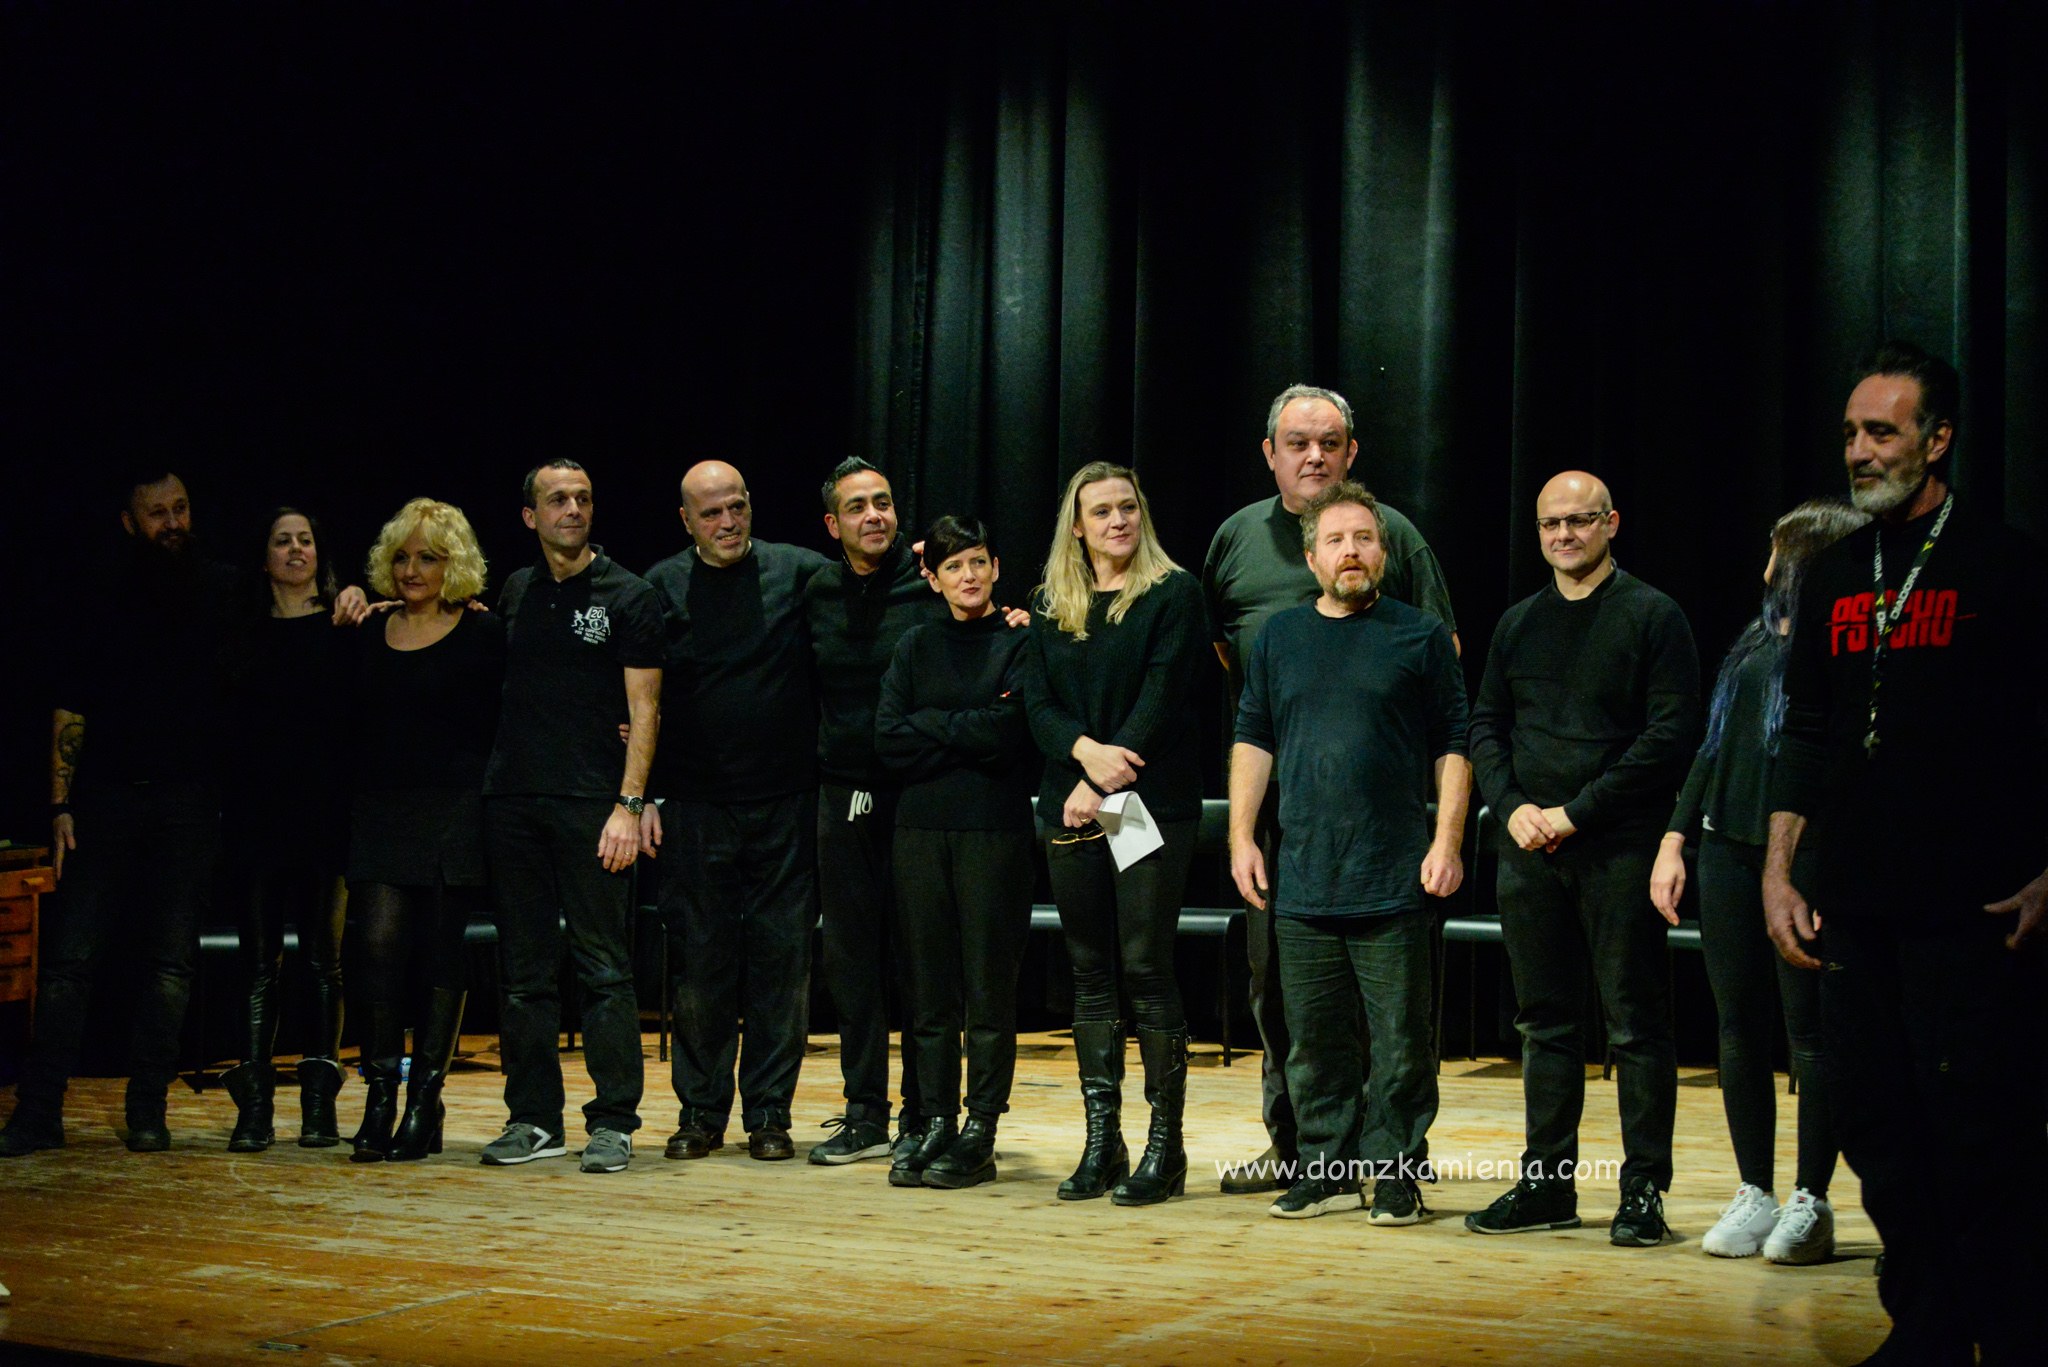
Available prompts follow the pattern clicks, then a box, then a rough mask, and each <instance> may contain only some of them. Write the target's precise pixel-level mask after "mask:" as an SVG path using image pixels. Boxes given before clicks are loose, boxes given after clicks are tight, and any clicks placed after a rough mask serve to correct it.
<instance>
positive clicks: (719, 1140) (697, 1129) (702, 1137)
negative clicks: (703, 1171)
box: [661, 1120, 725, 1158]
mask: <svg viewBox="0 0 2048 1367" xmlns="http://www.w3.org/2000/svg"><path fill="white" fill-rule="evenodd" d="M724 1147H725V1131H724V1130H714V1129H711V1128H709V1127H708V1126H706V1125H705V1124H704V1122H702V1121H701V1120H685V1121H684V1122H683V1125H682V1128H681V1129H679V1130H677V1131H676V1132H675V1133H674V1134H672V1135H670V1136H669V1137H668V1147H666V1148H664V1149H663V1150H662V1151H661V1156H662V1157H663V1158H703V1157H706V1156H707V1155H710V1154H714V1153H717V1152H718V1151H719V1150H720V1149H722V1148H724Z"/></svg>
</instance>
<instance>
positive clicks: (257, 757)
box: [221, 508, 350, 1153]
mask: <svg viewBox="0 0 2048 1367" xmlns="http://www.w3.org/2000/svg"><path fill="white" fill-rule="evenodd" d="M324 549H325V547H324V546H323V545H322V543H321V539H320V524H319V523H318V522H317V521H316V520H315V519H314V518H313V517H312V516H311V515H310V514H307V513H305V512H302V511H300V510H299V509H297V508H277V509H274V510H273V511H272V512H271V514H270V516H269V517H268V518H267V519H266V520H265V522H264V534H263V559H262V561H261V564H262V568H263V576H262V580H261V585H262V597H261V599H260V600H259V603H260V606H259V611H260V612H261V613H262V616H261V618H260V619H259V620H258V621H257V622H256V624H255V630H254V632H253V634H252V637H251V639H250V641H249V643H248V646H249V649H248V654H247V657H246V660H245V662H244V668H243V669H242V670H241V671H240V675H239V681H238V682H239V686H238V688H237V690H236V691H237V694H238V696H237V697H236V700H235V706H234V712H235V724H234V735H235V737H236V756H237V768H238V770H239V772H238V773H237V774H236V777H235V779H234V780H233V781H232V782H231V783H229V784H228V786H227V790H226V799H225V801H224V803H223V807H224V808H225V810H224V812H223V814H222V815H223V827H222V828H223V830H224V831H225V832H227V833H228V834H229V843H228V849H229V850H230V852H231V853H230V864H231V867H232V868H233V870H234V872H235V875H236V877H235V882H234V886H235V889H236V893H235V895H236V897H237V900H238V903H239V906H238V911H239V913H240V914H239V920H240V922H241V936H242V949H243V953H244V955H245V956H246V958H247V959H248V962H249V995H248V1000H247V1004H246V1011H245V1015H244V1023H245V1031H244V1040H245V1043H244V1047H243V1050H242V1061H241V1062H240V1063H238V1064H236V1065H235V1066H234V1067H233V1068H230V1069H229V1070H228V1071H227V1073H226V1074H225V1075H223V1077H222V1079H221V1081H222V1082H223V1083H224V1084H225V1085H226V1087H227V1090H228V1095H229V1096H231V1097H233V1098H234V1102H235V1109H236V1117H235V1129H234V1133H233V1135H232V1136H230V1138H229V1139H228V1150H229V1152H231V1153H258V1152H261V1151H262V1150H264V1149H267V1148H269V1147H270V1145H271V1144H272V1142H273V1141H274V1140H275V1138H276V1129H275V1104H274V1099H275V1091H276V1086H277V1071H276V1068H275V1066H274V1065H273V1064H272V1062H271V1058H272V1055H273V1054H274V1053H275V1051H276V1045H277V1026H278V1008H279V998H280V995H281V991H280V989H281V986H282V981H283V966H284V934H285V927H286V925H287V923H289V924H290V925H291V926H293V927H295V928H296V929H297V931H298V936H299V947H300V949H301V951H302V952H303V953H304V955H305V961H306V967H307V970H308V977H309V979H310V984H311V988H312V993H311V996H312V1001H311V1007H312V1017H313V1019H312V1038H311V1039H310V1040H309V1041H308V1042H307V1047H306V1049H305V1052H304V1056H303V1057H302V1058H301V1059H300V1062H299V1068H298V1074H299V1108H300V1118H299V1145H300V1147H301V1148H309V1149H310V1148H326V1147H329V1146H331V1145H334V1144H337V1143H339V1142H340V1141H341V1136H340V1132H339V1129H338V1127H337V1125H336V1123H335V1115H334V1101H335V1097H336V1096H337V1094H339V1092H340V1091H341V1065H340V1064H339V1063H338V1062H337V1061H336V1059H337V1057H338V1056H339V1054H340V1051H341V1015H342V996H341V927H342V918H343V915H344V909H345V907H346V894H345V892H344V890H343V887H342V881H341V866H342V859H343V851H344V849H345V846H346V842H347V834H348V825H347V820H346V817H345V809H344V794H345V791H346V789H345V784H344V781H343V775H342V760H341V746H340V727H341V717H342V711H343V699H342V693H341V686H342V679H343V677H344V671H343V669H342V668H341V664H342V661H343V660H344V659H345V658H346V656H345V653H344V652H345V651H346V649H347V646H348V644H349V638H348V636H347V634H346V633H347V632H348V631H349V630H350V628H347V627H339V626H336V625H335V624H334V620H333V609H334V602H335V597H336V584H335V575H334V569H333V566H332V564H331V563H330V562H329V561H328V559H327V558H326V557H325V556H324V555H323V554H322V551H323V550H324Z"/></svg>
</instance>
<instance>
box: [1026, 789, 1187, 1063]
mask: <svg viewBox="0 0 2048 1367" xmlns="http://www.w3.org/2000/svg"><path fill="white" fill-rule="evenodd" d="M1200 824H1201V823H1200V822H1198V821H1162V822H1160V823H1159V834H1160V835H1161V836H1162V837H1163V838H1164V839H1165V841H1166V843H1165V844H1164V845H1163V846H1161V847H1160V848H1159V849H1156V850H1154V851H1152V853H1150V854H1148V855H1146V856H1145V857H1144V858H1143V859H1140V860H1139V861H1138V862H1137V863H1135V864H1133V865H1131V866H1130V867H1129V868H1127V869H1121V870H1120V869H1118V868H1117V866H1116V861H1115V860H1114V859H1112V858H1110V854H1109V840H1108V838H1107V837H1105V836H1097V837H1095V838H1094V839H1091V840H1069V839H1065V838H1064V837H1065V836H1067V835H1071V834H1072V832H1063V831H1059V830H1053V829H1051V828H1047V834H1048V835H1049V837H1050V838H1049V839H1048V840H1047V842H1046V849H1045V862H1046V872H1047V874H1048V875H1049V877H1050V879H1051V882H1052V897H1053V901H1054V902H1055V903H1057V904H1058V906H1059V909H1060V929H1061V930H1062V931H1063V932H1064V933H1065V935H1066V940H1067V957H1068V959H1069V960H1071V961H1072V963H1073V968H1074V1019H1075V1020H1077V1021H1107V1020H1115V1019H1117V986H1118V981H1119V979H1121V981H1122V985H1123V989H1124V991H1125V992H1126V993H1128V994H1129V996H1130V1000H1131V1014H1132V1015H1133V1016H1134V1017H1135V1018H1136V1019H1137V1023H1138V1024H1139V1025H1142V1026H1144V1027H1145V1028H1146V1029H1148V1030H1179V1029H1181V1028H1182V1027H1183V1026H1185V1025H1186V1024H1187V1016H1186V1014H1185V1013H1184V1012H1183V1011H1182V1010H1181V1001H1180V984H1179V982H1178V981H1176V980H1175V978H1174V976H1173V942H1174V937H1175V936H1176V935H1177V934H1178V933H1179V931H1180V901H1181V894H1182V893H1184V892H1186V891H1187V884H1188V863H1189V861H1190V860H1191V859H1193V858H1194V853H1195V831H1196V828H1197V827H1198V826H1200Z"/></svg>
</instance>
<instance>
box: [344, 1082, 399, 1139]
mask: <svg viewBox="0 0 2048 1367" xmlns="http://www.w3.org/2000/svg"><path fill="white" fill-rule="evenodd" d="M399 1070H400V1063H399V1061H398V1060H397V1059H395V1058H379V1059H371V1060H370V1061H369V1062H367V1063H365V1064H364V1065H363V1081H364V1083H365V1084H367V1085H366V1088H365V1096H364V1100H363V1123H362V1127H361V1128H360V1129H358V1130H357V1131H356V1133H355V1137H354V1138H352V1139H350V1140H349V1141H348V1142H349V1143H350V1144H352V1145H354V1146H355V1152H354V1153H352V1154H350V1155H349V1159H348V1161H349V1162H351V1163H381V1162H383V1161H384V1160H385V1158H386V1157H388V1156H389V1155H390V1152H391V1131H392V1128H393V1127H394V1126H395V1125H397V1124H398V1079H399Z"/></svg>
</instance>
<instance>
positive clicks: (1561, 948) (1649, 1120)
mask: <svg viewBox="0 0 2048 1367" xmlns="http://www.w3.org/2000/svg"><path fill="white" fill-rule="evenodd" d="M1580 838H1581V837H1578V836H1573V837H1570V838H1568V839H1567V840H1566V841H1565V843H1564V845H1563V847H1561V848H1560V849H1559V850H1558V852H1557V853H1556V854H1542V853H1540V852H1539V853H1535V854H1531V853H1529V852H1528V851H1526V850H1523V849H1520V848H1519V847H1517V846H1516V845H1515V844H1514V843H1513V842H1512V841H1509V840H1507V839H1505V838H1503V839H1502V841H1501V846H1500V885H1499V900H1500V926H1501V937H1502V939H1503V940H1504V941H1505V942H1506V945H1507V951H1508V966H1509V969H1510V971H1511V972H1512V974H1513V976H1514V982H1515V1000H1516V1001H1517V1003H1519V1010H1518V1011H1517V1012H1516V1015H1515V1028H1516V1029H1517V1030H1519V1031H1520V1032H1521V1034H1522V1099H1523V1105H1524V1108H1525V1111H1526V1116H1527V1128H1528V1138H1527V1147H1526V1148H1525V1150H1524V1151H1523V1154H1522V1170H1523V1173H1524V1175H1526V1176H1532V1177H1534V1176H1544V1177H1550V1176H1569V1175H1571V1174H1572V1172H1573V1171H1574V1167H1573V1165H1576V1164H1577V1162H1578V1158H1579V1117H1580V1115H1581V1113H1583V1112H1584V1110H1585V1106H1586V1057H1585V1046H1584V1043H1583V1035H1582V1029H1583V1021H1582V1020H1581V1017H1582V1015H1583V1013H1584V1011H1585V1002H1586V971H1587V961H1588V958H1589V957H1590V959H1591V965H1592V973H1593V982H1594V984H1595V985H1596V987H1597V988H1598V989H1599V993H1600V1006H1601V1010H1602V1012H1603V1013H1604V1014H1605V1016H1606V1018H1607V1020H1606V1024H1607V1043H1608V1047H1609V1048H1610V1049H1611V1050H1612V1051H1613V1054H1614V1065H1615V1073H1616V1081H1615V1091H1616V1092H1617V1093H1618V1094H1619V1099H1620V1102H1621V1147H1622V1165H1621V1175H1622V1178H1623V1179H1624V1180H1627V1179H1628V1178H1631V1177H1647V1178H1648V1179H1650V1180H1651V1181H1652V1182H1654V1183H1656V1185H1657V1189H1658V1190H1659V1191H1664V1190H1668V1189H1669V1188H1670V1186H1671V1129H1672V1125H1673V1122H1674V1120H1675V1119H1676V1116H1677V1110H1678V1056H1677V1052H1676V1050H1675V1049H1674V1047H1673V1045H1672V1038H1671V976H1670V975H1671V966H1670V962H1669V954H1670V951H1669V950H1668V949H1667V948H1666V946H1665V942H1664V932H1665V929H1666V927H1665V924H1664V920H1663V918H1662V917H1660V916H1658V914H1657V911H1656V908H1655V907H1653V906H1651V905H1650V868H1651V866H1652V865H1653V864H1654V863H1655V862H1656V857H1657V849H1656V838H1655V837H1654V836H1652V837H1650V838H1648V839H1646V840H1641V841H1636V842H1633V843H1630V844H1625V845H1624V844H1617V843H1612V842H1610V843H1603V844H1587V845H1581V846H1579V847H1578V848H1576V849H1574V848H1573V847H1572V841H1573V840H1577V839H1580Z"/></svg>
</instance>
